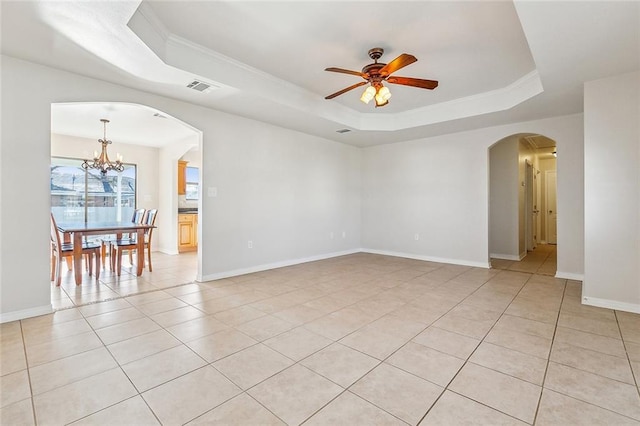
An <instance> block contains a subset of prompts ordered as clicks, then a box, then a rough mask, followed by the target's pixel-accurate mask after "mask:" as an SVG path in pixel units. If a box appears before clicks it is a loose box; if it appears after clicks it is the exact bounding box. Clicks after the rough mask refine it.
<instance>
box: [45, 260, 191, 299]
mask: <svg viewBox="0 0 640 426" xmlns="http://www.w3.org/2000/svg"><path fill="white" fill-rule="evenodd" d="M151 256H152V257H151V260H152V261H153V272H149V269H148V268H146V267H145V270H144V272H143V274H142V275H141V276H140V277H137V276H136V275H135V269H134V268H132V266H131V265H130V264H129V259H128V256H127V255H126V254H125V255H124V257H123V258H122V271H121V274H120V276H119V277H118V276H117V275H116V274H115V273H114V272H113V271H110V270H109V267H108V266H107V267H106V268H105V267H104V265H103V268H102V269H101V271H100V278H99V279H98V280H96V278H95V277H91V276H89V274H88V273H87V272H86V270H84V274H83V276H82V284H81V285H79V286H77V285H76V284H75V279H74V275H73V271H68V270H67V268H66V264H65V263H64V262H63V265H62V270H61V272H62V274H61V275H62V280H61V284H60V287H56V286H54V285H52V286H51V304H52V305H53V308H54V309H64V308H70V307H73V306H81V305H86V304H88V303H94V302H100V301H104V300H110V299H115V298H118V297H123V296H130V295H134V294H139V293H144V292H148V291H153V290H158V289H162V288H167V287H174V286H176V285H178V284H185V283H190V282H193V281H195V278H196V273H197V267H198V263H197V262H198V258H197V255H196V252H187V253H181V254H179V255H173V256H172V255H167V254H164V253H160V252H153V253H152V255H151ZM107 262H109V258H107Z"/></svg>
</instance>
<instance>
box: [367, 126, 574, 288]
mask: <svg viewBox="0 0 640 426" xmlns="http://www.w3.org/2000/svg"><path fill="white" fill-rule="evenodd" d="M582 126H583V122H582V115H572V116H565V117H557V118H551V119H545V120H537V121H530V122H524V123H515V124H509V125H505V126H497V127H491V128H485V129H479V130H474V131H470V132H462V133H456V134H449V135H444V136H437V137H433V138H426V139H421V140H416V141H410V142H402V143H397V144H392V145H383V146H376V147H370V148H366V149H364V150H363V198H362V203H363V210H362V211H363V213H362V223H363V231H362V242H363V247H364V248H365V249H367V250H369V251H374V252H384V253H393V254H401V255H405V256H410V257H416V258H421V259H432V260H439V261H447V262H451V263H459V264H466V265H477V266H488V262H489V237H488V236H489V218H488V211H489V177H488V164H489V153H488V148H489V147H490V146H491V145H492V144H494V143H495V142H497V141H499V140H501V139H503V138H505V137H507V136H510V135H514V134H519V133H536V134H543V135H545V136H547V137H550V138H552V139H554V140H555V141H557V142H558V211H561V212H563V213H562V215H561V216H560V217H559V218H558V276H560V277H565V278H577V279H579V278H581V277H582V274H583V267H584V266H583V256H584V247H583V241H584V239H583V232H584V231H583V223H584V222H583V215H584V212H583V185H582V181H583V178H584V172H583V161H582V155H583V128H582ZM561 155H562V159H561V158H560V156H561ZM416 233H418V234H420V239H419V240H417V241H416V240H415V239H414V235H415V234H416Z"/></svg>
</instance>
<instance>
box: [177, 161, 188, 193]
mask: <svg viewBox="0 0 640 426" xmlns="http://www.w3.org/2000/svg"><path fill="white" fill-rule="evenodd" d="M187 163H188V161H182V160H178V195H185V194H186V193H187Z"/></svg>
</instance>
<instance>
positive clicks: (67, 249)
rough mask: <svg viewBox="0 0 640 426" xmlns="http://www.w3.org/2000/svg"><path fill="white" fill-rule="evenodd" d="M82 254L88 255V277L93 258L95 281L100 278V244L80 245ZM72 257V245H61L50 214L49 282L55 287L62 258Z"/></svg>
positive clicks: (56, 228) (54, 222)
mask: <svg viewBox="0 0 640 426" xmlns="http://www.w3.org/2000/svg"><path fill="white" fill-rule="evenodd" d="M82 254H83V255H88V257H89V261H88V262H87V263H88V265H87V266H88V269H89V275H90V276H91V275H93V269H94V268H93V266H92V262H91V261H92V260H93V259H94V258H95V271H96V280H97V279H98V278H100V244H97V243H92V242H83V243H82ZM72 256H73V243H63V242H62V241H61V240H60V233H58V227H57V226H56V219H55V217H54V216H53V213H51V281H54V282H55V283H56V286H59V285H60V282H61V281H62V276H61V274H60V266H61V265H60V263H61V259H62V258H63V257H65V258H69V257H72Z"/></svg>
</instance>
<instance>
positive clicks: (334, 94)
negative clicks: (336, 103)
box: [325, 81, 368, 99]
mask: <svg viewBox="0 0 640 426" xmlns="http://www.w3.org/2000/svg"><path fill="white" fill-rule="evenodd" d="M367 83H368V81H361V82H360V83H356V84H354V85H353V86H349V87H347V88H346V89H342V90H340V91H338V92H336V93H332V94H330V95H329V96H325V99H333V98H335V97H336V96H340V95H342V94H343V93H347V92H348V91H349V90H353V89H355V88H356V87H360V86H364V85H365V84H367Z"/></svg>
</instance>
